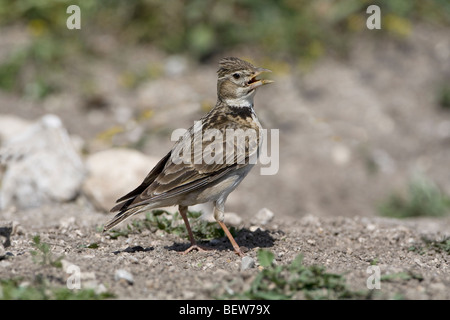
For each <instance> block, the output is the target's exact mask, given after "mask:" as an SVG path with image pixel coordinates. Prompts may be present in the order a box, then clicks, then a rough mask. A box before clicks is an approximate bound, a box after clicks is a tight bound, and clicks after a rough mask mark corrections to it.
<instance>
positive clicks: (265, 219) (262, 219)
mask: <svg viewBox="0 0 450 320" xmlns="http://www.w3.org/2000/svg"><path fill="white" fill-rule="evenodd" d="M273 217H274V213H273V212H272V211H270V210H269V209H267V208H262V209H261V210H259V211H258V213H257V214H255V216H254V217H253V220H252V222H253V223H254V224H258V225H266V224H268V223H269V222H270V221H272V219H273Z"/></svg>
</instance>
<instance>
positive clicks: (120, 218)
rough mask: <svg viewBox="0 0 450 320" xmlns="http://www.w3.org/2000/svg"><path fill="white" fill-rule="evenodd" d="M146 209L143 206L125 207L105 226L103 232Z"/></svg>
mask: <svg viewBox="0 0 450 320" xmlns="http://www.w3.org/2000/svg"><path fill="white" fill-rule="evenodd" d="M143 210H144V209H143V208H142V207H135V208H131V209H124V210H122V211H120V212H119V213H118V214H116V215H115V216H114V218H112V219H111V220H110V221H109V222H108V223H107V224H106V225H105V226H104V227H103V232H105V231H108V230H109V229H111V228H114V227H115V226H116V225H118V224H119V223H121V222H122V221H124V220H125V219H128V218H129V217H131V216H133V215H135V214H137V213H139V212H141V211H143Z"/></svg>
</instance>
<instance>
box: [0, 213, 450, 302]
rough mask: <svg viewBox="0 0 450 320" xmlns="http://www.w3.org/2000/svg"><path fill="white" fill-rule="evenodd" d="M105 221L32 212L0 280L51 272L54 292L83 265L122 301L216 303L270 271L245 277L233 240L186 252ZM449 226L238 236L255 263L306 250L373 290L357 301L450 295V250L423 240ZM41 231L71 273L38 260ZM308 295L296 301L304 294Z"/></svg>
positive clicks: (359, 224)
mask: <svg viewBox="0 0 450 320" xmlns="http://www.w3.org/2000/svg"><path fill="white" fill-rule="evenodd" d="M61 210H62V211H63V213H61ZM14 215H15V216H16V217H17V213H15V214H14ZM105 220H106V217H105V215H104V214H101V213H96V212H95V211H92V209H86V208H84V209H83V207H81V206H79V205H65V206H62V207H60V208H55V207H53V208H45V209H44V210H34V211H28V212H26V213H24V214H23V215H22V218H21V219H20V221H18V224H16V225H14V230H13V234H12V235H11V238H10V240H11V246H9V247H7V248H6V249H5V252H4V256H3V258H2V260H1V261H0V279H12V278H20V279H21V282H23V283H28V284H30V285H32V284H33V283H34V282H35V281H36V278H37V277H38V276H39V277H41V276H42V278H44V279H46V281H47V282H48V284H49V285H51V286H53V287H66V286H67V283H68V279H69V282H71V281H72V280H70V279H73V278H70V277H71V276H72V275H74V274H75V273H74V269H68V266H69V265H70V264H73V265H75V266H76V267H78V268H79V271H80V276H81V278H80V279H81V287H82V288H94V289H95V290H97V291H100V292H101V291H108V292H110V293H112V294H114V296H115V297H116V298H119V299H129V298H131V299H214V298H217V297H223V296H224V295H226V294H230V293H243V292H244V291H246V290H248V288H249V287H250V284H251V283H252V282H253V280H254V279H255V276H256V275H257V274H258V273H259V272H261V267H260V266H259V263H256V266H255V267H253V268H251V269H247V270H244V271H241V259H240V258H239V257H238V256H237V255H236V254H234V253H233V251H232V248H231V245H230V244H229V242H228V240H227V239H226V238H225V237H224V238H219V239H214V240H211V241H209V242H205V243H204V244H205V245H206V246H209V247H211V248H212V249H214V250H211V251H207V252H197V251H194V252H191V253H189V254H187V255H182V254H180V251H182V250H184V249H185V248H186V247H187V246H188V240H187V239H185V238H180V237H178V236H175V235H171V234H168V233H166V232H164V231H161V230H157V231H155V232H153V231H150V230H144V231H141V232H136V233H131V234H129V235H128V237H118V238H117V239H111V238H110V237H109V236H108V235H107V234H104V233H101V232H100V231H99V226H100V225H101V224H103V223H104V222H105ZM48 221H52V222H51V223H49V222H48ZM449 225H450V219H444V220H442V219H440V220H433V219H419V220H402V221H398V220H393V219H385V218H367V217H362V218H361V217H353V218H348V217H334V218H330V217H328V218H325V217H322V218H317V217H314V216H305V217H302V218H299V219H291V218H281V219H279V218H277V217H275V219H274V220H273V221H272V222H270V223H269V224H267V225H265V226H263V227H260V228H255V226H253V227H252V224H251V223H248V222H245V221H244V224H243V226H242V228H240V231H238V233H237V236H236V239H237V242H238V243H239V244H240V245H241V246H242V247H244V250H246V255H248V256H250V257H252V258H254V259H255V260H257V251H258V249H259V248H264V249H267V250H270V251H271V252H273V253H274V254H275V263H276V264H277V265H287V264H290V263H291V262H292V260H293V259H294V258H295V257H296V256H297V255H298V254H300V253H301V254H303V255H304V264H305V265H306V266H311V265H322V266H325V268H326V270H327V272H331V273H337V274H342V275H344V277H345V280H346V284H347V286H348V288H349V289H351V290H354V291H361V292H363V293H364V295H363V296H357V297H355V298H367V297H370V298H375V299H397V298H404V299H449V298H450V291H449V290H448V288H449V287H450V273H449V254H448V252H445V251H443V250H437V249H433V248H431V247H427V246H426V244H425V243H424V241H423V237H428V238H430V239H433V240H442V239H443V232H445V230H448V228H449ZM35 235H39V236H40V239H41V242H45V243H48V244H50V249H51V256H52V258H50V260H56V259H57V258H59V257H63V260H62V261H63V266H62V268H61V267H55V266H52V265H49V264H48V263H47V264H44V265H42V264H41V261H40V259H41V257H42V254H41V253H38V255H37V256H33V255H32V254H31V252H32V251H37V250H36V248H35V247H34V246H33V241H32V238H33V236H35ZM92 244H96V245H95V247H94V248H89V246H90V245H92ZM413 248H416V249H413ZM447 250H448V249H447ZM371 265H374V266H378V267H379V270H380V275H381V282H380V289H373V290H370V289H368V287H367V279H368V277H369V276H371V275H373V274H374V273H373V272H371V273H368V272H367V269H368V267H369V266H371ZM121 269H122V270H125V271H127V272H128V273H129V274H131V276H132V280H131V282H130V281H127V280H125V279H118V278H117V277H116V273H117V270H121ZM369 282H370V283H375V282H373V281H369ZM370 291H372V292H371V294H370V295H368V293H369V292H370ZM299 294H300V295H299ZM299 294H297V295H296V296H295V297H297V298H302V297H303V298H304V296H302V295H301V294H302V293H299Z"/></svg>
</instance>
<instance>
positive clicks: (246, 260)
mask: <svg viewBox="0 0 450 320" xmlns="http://www.w3.org/2000/svg"><path fill="white" fill-rule="evenodd" d="M254 267H255V260H254V259H253V258H252V257H248V256H245V257H243V258H242V261H241V271H244V270H248V269H252V268H254Z"/></svg>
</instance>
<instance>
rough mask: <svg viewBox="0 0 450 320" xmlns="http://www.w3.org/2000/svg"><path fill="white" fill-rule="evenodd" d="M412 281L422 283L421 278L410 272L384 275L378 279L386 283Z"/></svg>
mask: <svg viewBox="0 0 450 320" xmlns="http://www.w3.org/2000/svg"><path fill="white" fill-rule="evenodd" d="M413 279H414V280H419V281H422V280H423V276H422V275H420V274H418V273H414V272H411V271H403V272H396V273H390V274H386V275H383V276H381V278H380V280H381V281H386V282H398V281H409V280H413Z"/></svg>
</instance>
